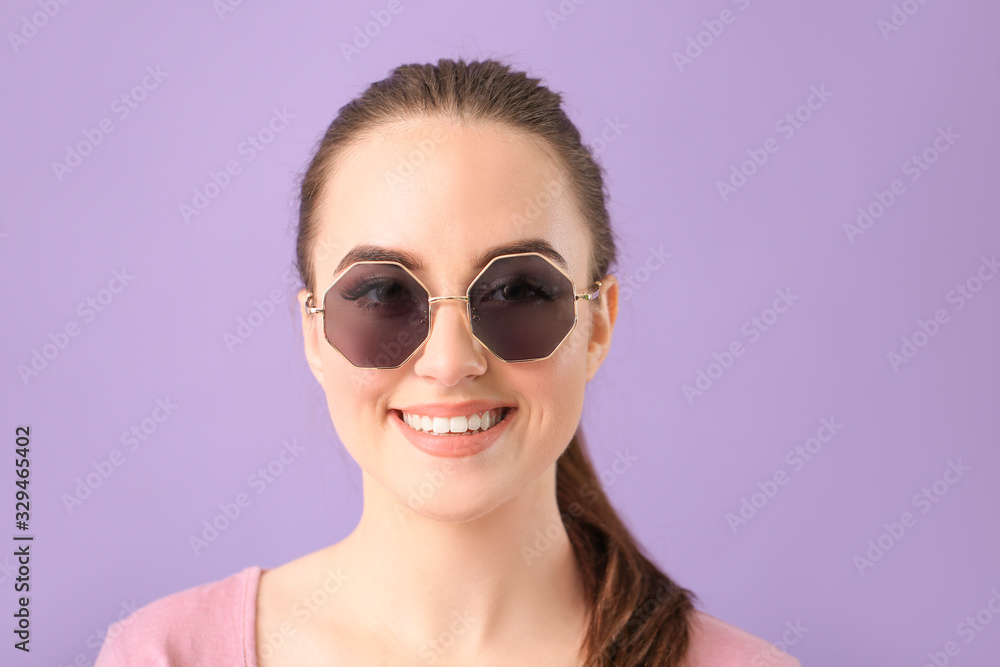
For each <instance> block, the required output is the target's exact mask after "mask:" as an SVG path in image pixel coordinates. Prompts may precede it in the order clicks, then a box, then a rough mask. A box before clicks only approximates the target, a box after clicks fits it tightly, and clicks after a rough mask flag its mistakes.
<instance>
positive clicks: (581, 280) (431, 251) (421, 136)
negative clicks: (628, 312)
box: [299, 121, 617, 521]
mask: <svg viewBox="0 0 1000 667" xmlns="http://www.w3.org/2000/svg"><path fill="white" fill-rule="evenodd" d="M317 221H318V223H319V226H320V227H319V237H318V239H317V242H316V244H315V245H314V247H313V249H312V253H313V258H314V261H315V264H314V266H315V276H316V278H315V280H316V284H315V285H313V287H314V288H315V290H316V292H317V300H318V299H321V298H322V294H323V292H324V291H325V290H326V288H327V286H329V284H330V283H331V282H332V280H333V278H334V277H335V275H336V274H337V267H338V264H340V262H341V260H342V259H343V258H344V256H345V255H346V254H347V253H348V252H349V251H350V250H351V249H353V248H355V247H357V246H359V245H366V246H378V247H380V248H384V249H387V250H391V251H396V252H402V253H407V254H408V255H410V256H412V257H413V258H414V260H415V261H416V262H419V264H420V265H421V267H422V268H421V269H420V270H415V271H414V274H415V275H416V276H417V277H418V278H419V279H420V280H421V282H423V284H424V285H425V286H426V287H427V290H428V292H429V293H430V295H431V296H443V295H464V294H465V290H466V288H467V287H468V285H469V283H470V282H471V280H472V279H473V278H474V277H475V276H476V275H477V274H478V273H479V272H480V270H481V269H482V268H483V267H482V266H479V265H476V264H475V262H474V260H475V258H477V257H479V256H481V255H482V254H483V253H484V252H486V251H488V250H491V249H493V248H496V247H499V246H507V245H513V244H517V243H522V242H525V241H529V240H533V241H542V242H545V243H547V244H549V245H550V246H551V247H552V248H553V249H555V251H557V252H558V253H559V254H560V255H562V257H563V258H565V260H566V263H567V265H568V273H569V275H570V277H571V278H572V279H573V281H574V283H575V285H576V289H577V292H578V293H579V292H583V291H585V290H588V288H590V287H591V286H590V284H589V280H588V278H589V276H588V269H589V265H588V261H589V257H590V239H589V235H588V233H587V231H586V228H585V227H584V224H583V222H582V220H581V219H580V216H579V214H578V213H577V212H576V209H575V207H574V206H573V204H572V200H571V198H570V195H569V190H568V186H567V184H566V183H565V182H564V181H563V180H562V178H561V177H560V175H559V171H558V170H557V168H556V166H555V164H554V163H553V162H552V161H551V160H550V158H548V157H547V155H546V153H544V152H543V151H542V150H541V149H540V148H539V147H538V146H537V145H535V144H533V143H531V142H530V141H528V140H526V139H523V138H521V137H519V136H518V135H516V134H514V133H512V132H510V131H509V130H506V129H500V128H497V127H496V126H477V127H468V126H458V125H455V124H451V123H447V122H445V121H436V122H430V121H428V122H424V123H421V124H411V125H407V126H395V127H392V128H388V129H387V130H386V131H385V132H384V134H380V135H379V136H377V137H374V138H371V139H368V140H364V141H362V142H360V143H359V144H357V145H355V146H354V147H353V148H352V149H350V150H348V151H346V152H345V153H344V154H342V155H341V158H340V161H339V163H338V165H337V169H336V171H335V172H334V173H333V174H332V176H331V177H330V180H329V181H328V182H327V183H326V185H325V190H324V192H323V196H322V201H321V202H320V206H319V207H318V208H317ZM512 252H517V250H514V251H512ZM305 295H306V291H305V290H303V291H302V292H301V293H300V295H299V300H300V305H301V304H304V300H305ZM616 297H617V289H616V287H615V284H614V279H613V278H611V277H609V278H608V279H607V280H605V281H604V284H603V285H602V291H601V296H600V299H599V300H598V301H596V302H595V301H586V300H581V301H578V302H577V303H578V310H577V312H578V317H579V320H578V322H577V324H576V326H575V327H574V329H573V331H572V332H571V333H570V335H569V337H568V338H567V339H566V340H565V341H564V342H563V343H562V345H561V346H560V347H559V348H558V349H557V350H556V351H555V353H554V354H553V355H552V356H551V357H549V358H548V359H545V360H541V361H532V362H524V363H505V362H503V361H501V360H500V359H498V358H497V357H495V356H494V355H493V354H492V353H491V352H490V351H489V350H487V349H486V348H484V347H483V346H482V345H481V344H480V343H479V342H478V341H476V340H475V339H474V338H473V337H472V334H471V332H470V330H469V322H468V316H467V310H466V305H465V303H464V302H463V301H457V300H445V301H439V302H436V303H435V304H433V305H432V309H434V310H433V318H432V328H431V332H430V335H429V338H428V339H427V341H426V342H425V343H424V345H423V347H421V348H420V349H419V350H417V352H416V353H415V354H414V355H413V356H412V357H411V358H410V359H409V360H408V361H407V362H406V363H405V364H404V365H402V366H401V367H399V368H396V369H388V370H382V369H374V370H373V369H361V368H356V367H354V366H352V365H351V364H350V363H349V362H348V361H347V360H346V359H344V358H343V357H342V356H341V355H340V353H339V352H337V351H336V350H335V349H333V347H331V346H330V344H329V343H328V342H327V341H326V339H325V338H324V335H323V331H322V316H321V315H318V314H317V315H307V314H305V313H304V310H303V313H304V314H303V318H304V319H303V322H304V333H305V350H306V357H307V359H308V361H309V364H310V367H311V369H312V371H313V373H314V375H315V376H316V379H317V380H318V381H319V382H320V384H321V385H322V386H323V389H324V391H325V392H326V398H327V404H328V405H329V409H330V414H331V416H332V419H333V424H334V427H335V429H336V431H337V434H338V436H339V437H340V439H341V441H342V442H343V443H344V446H345V447H346V448H347V449H348V451H349V452H350V453H351V456H353V457H354V459H355V460H356V461H357V462H358V464H359V465H360V466H361V468H362V470H363V471H364V472H365V473H366V474H367V475H368V476H370V477H371V478H373V479H374V480H375V481H377V482H378V483H379V484H380V485H381V487H383V488H384V489H385V490H386V491H388V493H389V494H391V496H394V497H395V498H394V500H395V502H398V503H399V505H401V506H402V508H406V509H407V510H409V511H413V512H417V513H419V514H422V515H424V516H427V517H432V518H436V519H440V520H447V521H464V520H469V519H473V518H476V517H478V516H481V515H483V514H485V513H487V512H489V511H490V510H492V509H493V508H495V507H497V506H499V505H500V504H501V503H504V502H505V501H507V500H509V499H511V498H512V497H514V496H515V495H517V494H519V493H521V492H522V491H524V490H525V489H527V488H529V487H531V485H532V484H533V483H534V484H535V486H534V487H532V488H535V489H536V490H537V489H541V488H543V486H544V482H545V480H546V478H545V477H542V474H543V473H544V472H546V471H547V470H549V469H550V467H551V466H553V464H554V463H555V461H556V459H557V458H558V457H559V455H560V454H561V453H562V452H563V450H564V449H565V447H566V445H567V444H568V443H569V440H570V438H571V437H572V436H573V433H574V431H575V430H576V428H577V425H578V423H579V421H580V415H581V410H582V407H583V398H584V387H585V384H586V382H587V381H588V380H589V379H590V378H591V377H593V375H594V373H595V372H596V371H597V368H598V366H599V365H600V363H601V361H602V360H603V359H604V356H605V355H606V353H607V349H608V345H609V344H610V338H611V336H610V333H611V325H613V323H614V312H613V311H614V310H615V303H616V301H615V299H616ZM609 300H610V301H611V305H610V307H609V305H608V302H609ZM609 310H610V311H612V312H611V315H610V320H609V314H608V313H609ZM595 317H596V318H597V319H596V320H595ZM473 400H475V401H486V402H488V405H496V406H512V407H514V408H516V409H515V410H512V411H511V412H510V414H509V415H508V417H507V423H506V424H505V425H504V428H503V430H502V431H501V432H500V435H499V437H498V438H497V439H496V440H495V441H494V442H493V443H492V444H491V445H490V446H489V447H488V448H487V449H485V450H483V451H480V452H478V453H476V454H474V455H467V456H457V457H441V456H435V455H432V454H429V453H426V452H425V451H423V450H421V449H419V448H418V447H416V446H415V445H414V444H412V443H411V441H410V440H409V439H408V438H407V437H406V433H405V431H404V429H409V428H410V427H409V426H407V425H406V424H404V423H402V422H401V421H400V420H399V417H398V416H397V412H396V411H397V410H399V409H403V408H407V407H411V406H418V405H424V404H429V403H435V404H455V403H459V402H464V401H473ZM477 412H478V411H477ZM453 414H468V411H456V412H454V413H453ZM439 437H443V438H462V437H465V436H439ZM369 481H370V480H369ZM544 488H546V489H548V490H549V491H550V490H551V487H550V486H548V487H544Z"/></svg>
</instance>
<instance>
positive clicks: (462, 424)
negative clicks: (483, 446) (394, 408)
mask: <svg viewBox="0 0 1000 667" xmlns="http://www.w3.org/2000/svg"><path fill="white" fill-rule="evenodd" d="M506 410H508V408H497V409H494V410H487V411H486V412H482V413H478V414H471V415H468V416H458V417H428V416H426V415H414V414H411V413H408V412H403V413H402V415H403V422H405V423H406V425H407V426H409V427H410V428H413V429H416V430H418V431H423V432H425V433H433V434H434V435H461V434H471V433H479V432H482V431H486V430H488V429H490V428H492V427H493V426H496V425H497V424H498V423H499V422H500V420H501V418H502V417H503V416H504V414H505V411H506Z"/></svg>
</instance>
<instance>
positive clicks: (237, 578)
mask: <svg viewBox="0 0 1000 667" xmlns="http://www.w3.org/2000/svg"><path fill="white" fill-rule="evenodd" d="M260 573H261V568H260V567H259V566H256V565H254V566H250V567H246V568H244V569H243V570H240V571H239V572H236V573H234V574H231V575H229V576H228V577H225V578H223V579H219V580H216V581H211V582H208V583H204V584H199V585H197V586H192V587H190V588H187V589H184V590H182V591H178V592H176V593H172V594H170V595H167V596H165V597H162V598H159V599H157V600H154V601H153V602H150V603H149V604H147V605H145V606H144V607H140V608H139V609H137V610H136V611H134V612H133V613H132V614H131V615H129V616H127V617H126V618H124V619H122V620H121V621H117V622H115V623H112V624H111V625H110V626H108V631H107V635H106V636H105V639H104V644H103V646H102V647H101V652H100V653H99V654H98V656H97V662H95V663H94V667H118V666H119V665H136V664H142V665H185V666H187V665H191V666H197V665H218V666H219V667H226V666H227V665H241V666H242V665H243V664H244V659H245V657H246V656H247V653H246V652H247V650H248V649H249V650H250V651H251V654H252V651H253V646H254V644H253V643H254V627H253V620H254V616H255V610H256V604H257V593H256V591H257V586H258V584H259V582H260Z"/></svg>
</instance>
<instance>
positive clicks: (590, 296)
mask: <svg viewBox="0 0 1000 667" xmlns="http://www.w3.org/2000/svg"><path fill="white" fill-rule="evenodd" d="M527 255H535V256H537V257H541V258H542V259H543V260H545V261H546V262H548V263H549V265H550V266H552V268H554V269H555V270H556V271H558V272H559V273H561V274H562V275H563V276H565V277H566V279H567V280H568V281H569V283H570V285H571V286H572V289H573V325H572V326H571V327H570V328H569V331H567V332H566V335H565V336H563V337H562V340H560V341H559V342H558V343H557V344H556V346H555V347H554V348H552V351H551V352H549V353H548V354H547V355H546V356H544V357H536V358H534V359H518V360H517V361H507V360H506V359H504V358H502V357H500V356H499V355H498V354H497V353H496V352H494V351H493V350H492V349H490V346H489V345H487V344H486V343H484V342H483V341H482V340H480V339H479V337H478V336H477V335H476V334H475V332H473V330H472V302H471V301H470V297H469V292H470V291H471V290H472V286H473V285H475V284H476V282H478V280H479V278H480V277H482V275H483V274H484V273H486V272H487V271H488V270H489V268H490V266H492V265H493V263H494V262H496V261H499V260H502V259H508V258H511V257H524V256H527ZM358 264H392V265H394V266H398V267H399V268H401V269H402V270H403V271H405V272H406V273H407V274H409V275H410V277H411V278H413V280H415V281H416V282H417V284H418V285H420V287H421V288H422V289H423V290H424V292H426V293H427V295H428V299H427V316H428V319H427V335H426V336H424V339H423V340H422V341H420V345H418V346H417V347H415V348H414V349H413V352H411V353H410V355H409V356H408V357H406V359H404V360H403V361H401V362H400V363H399V364H397V365H395V366H358V365H357V364H355V363H354V362H352V361H351V360H350V359H348V358H347V357H346V356H345V355H344V353H343V352H341V351H340V350H339V349H337V346H336V345H334V344H333V342H332V341H331V340H330V338H329V336H327V335H326V308H325V307H324V306H313V305H312V299H313V293H312V292H309V294H308V295H306V302H305V308H306V312H308V313H309V314H316V313H323V337H324V338H326V342H327V343H329V344H330V347H332V348H333V349H335V350H337V352H338V353H339V354H340V356H342V357H344V359H345V360H346V361H347V363H349V364H351V365H352V366H354V367H355V368H371V369H380V370H391V369H395V368H399V367H400V366H403V365H404V364H406V362H408V361H409V360H410V359H412V358H413V355H415V354H416V353H417V351H419V350H420V348H422V347H423V346H424V345H425V344H426V343H427V339H428V338H430V335H431V330H432V329H433V327H434V309H433V308H431V304H433V303H435V302H437V301H445V300H449V299H450V300H455V301H464V302H465V314H466V321H467V323H468V326H469V334H470V335H471V336H472V337H473V338H474V339H475V340H476V341H477V342H478V343H479V344H480V345H482V346H483V347H484V348H486V349H487V350H489V351H490V353H491V354H492V355H493V356H494V357H496V358H497V359H499V360H500V361H502V362H504V363H507V364H520V363H524V362H527V361H543V360H545V359H548V358H549V357H551V356H552V355H553V354H555V353H556V350H558V349H559V348H560V347H561V346H562V344H563V343H564V342H565V341H566V339H567V338H569V335H570V334H571V333H573V330H574V329H576V323H577V321H578V320H579V309H578V308H577V301H580V300H581V299H582V300H586V301H594V300H596V299H597V298H598V296H600V293H601V281H600V280H595V281H594V283H593V284H594V285H596V286H597V289H595V290H594V291H592V292H581V293H579V294H578V293H577V291H576V283H575V282H573V278H572V277H570V275H569V274H568V273H566V272H565V271H563V269H562V267H560V266H558V265H557V264H556V263H555V262H553V261H552V260H551V259H549V258H548V257H546V256H545V255H543V254H541V253H538V252H519V253H512V254H510V255H499V256H497V257H494V258H493V259H491V260H490V262H489V263H488V264H487V265H486V266H484V267H483V270H482V271H480V272H479V273H477V274H476V277H475V278H473V279H472V282H470V283H469V286H468V287H467V288H466V289H465V296H433V297H432V296H430V293H431V291H430V290H429V289H427V286H426V285H424V283H423V281H421V280H420V278H418V277H417V276H415V275H413V272H412V271H410V270H409V269H408V268H406V267H405V266H403V265H402V264H400V263H399V262H390V261H372V262H354V264H351V265H350V266H348V267H347V268H345V269H344V270H343V271H342V272H341V274H340V275H339V276H337V277H336V278H335V279H334V280H333V282H332V283H330V286H329V287H327V288H326V289H325V290H324V291H323V300H322V303H326V295H327V294H328V293H329V292H330V290H331V289H333V287H334V286H335V285H336V284H337V282H339V281H340V279H341V278H343V277H344V276H345V275H346V274H347V272H348V271H350V270H351V269H352V268H354V267H355V266H356V265H358Z"/></svg>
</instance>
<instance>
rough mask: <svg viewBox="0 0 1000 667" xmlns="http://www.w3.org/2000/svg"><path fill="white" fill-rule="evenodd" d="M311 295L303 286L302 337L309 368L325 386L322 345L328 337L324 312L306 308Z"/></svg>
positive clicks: (300, 293) (300, 300)
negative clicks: (313, 311)
mask: <svg viewBox="0 0 1000 667" xmlns="http://www.w3.org/2000/svg"><path fill="white" fill-rule="evenodd" d="M308 296H309V290H307V289H306V288H304V287H303V288H302V289H300V290H299V293H298V301H299V310H300V311H301V313H302V338H303V345H304V347H305V353H306V362H307V363H308V364H309V370H311V371H312V374H313V376H314V377H315V378H316V381H317V382H319V384H320V386H321V387H322V386H323V359H322V356H321V355H320V350H321V349H322V348H321V347H320V346H321V345H325V344H326V337H325V336H324V335H323V314H322V313H310V312H309V311H308V310H306V298H307V297H308ZM313 305H314V306H315V305H316V299H315V298H314V299H313Z"/></svg>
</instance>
